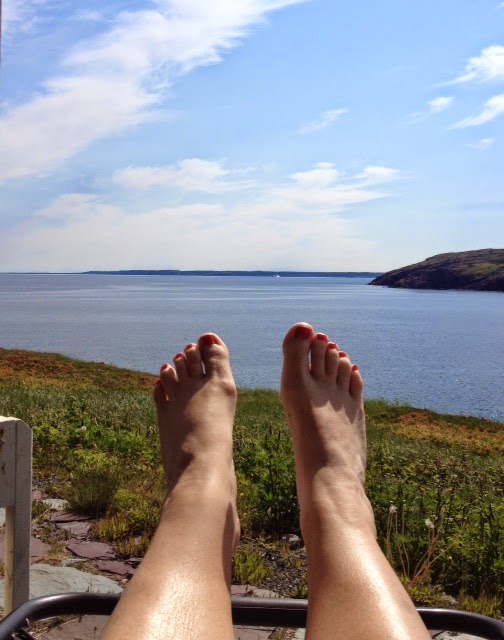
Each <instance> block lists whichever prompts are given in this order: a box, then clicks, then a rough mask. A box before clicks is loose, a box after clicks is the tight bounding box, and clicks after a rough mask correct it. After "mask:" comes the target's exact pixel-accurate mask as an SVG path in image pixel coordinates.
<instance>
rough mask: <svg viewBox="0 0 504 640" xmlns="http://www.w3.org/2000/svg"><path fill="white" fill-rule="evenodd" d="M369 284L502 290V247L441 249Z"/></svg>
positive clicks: (503, 282) (415, 287)
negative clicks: (435, 254)
mask: <svg viewBox="0 0 504 640" xmlns="http://www.w3.org/2000/svg"><path fill="white" fill-rule="evenodd" d="M370 284H374V285H381V286H385V287H395V288H403V289H461V290H466V291H504V249H479V250H476V251H461V252H459V253H442V254H439V255H437V256H432V257H431V258H427V259H426V260H424V261H423V262H417V263H416V264H411V265H409V266H407V267H402V268H401V269H394V270H393V271H389V272H387V273H384V274H383V275H381V276H378V277H377V278H375V279H374V280H373V281H372V282H371V283H370Z"/></svg>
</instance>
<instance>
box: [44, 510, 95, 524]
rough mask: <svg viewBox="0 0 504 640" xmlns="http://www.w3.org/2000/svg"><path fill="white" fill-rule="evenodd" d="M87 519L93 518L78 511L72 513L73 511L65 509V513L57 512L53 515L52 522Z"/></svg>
mask: <svg viewBox="0 0 504 640" xmlns="http://www.w3.org/2000/svg"><path fill="white" fill-rule="evenodd" d="M85 520H91V518H90V517H89V516H82V515H80V514H78V513H72V512H71V511H65V512H63V513H58V512H57V513H55V514H54V515H52V516H51V522H84V521H85Z"/></svg>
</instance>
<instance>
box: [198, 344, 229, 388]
mask: <svg viewBox="0 0 504 640" xmlns="http://www.w3.org/2000/svg"><path fill="white" fill-rule="evenodd" d="M198 349H199V350H200V353H201V360H202V362H203V366H204V367H205V375H206V376H207V377H209V378H220V379H223V380H228V379H229V380H232V379H233V374H232V371H231V362H230V358H229V350H228V348H227V347H226V344H225V343H224V341H223V340H222V339H221V338H219V336H218V335H216V334H215V333H205V334H203V335H202V336H200V338H199V340H198Z"/></svg>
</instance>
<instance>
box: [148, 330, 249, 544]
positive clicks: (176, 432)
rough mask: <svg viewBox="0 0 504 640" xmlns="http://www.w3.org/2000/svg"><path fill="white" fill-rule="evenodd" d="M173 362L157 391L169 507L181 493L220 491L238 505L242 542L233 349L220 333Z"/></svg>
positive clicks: (189, 348) (201, 340)
mask: <svg viewBox="0 0 504 640" xmlns="http://www.w3.org/2000/svg"><path fill="white" fill-rule="evenodd" d="M173 361H174V366H173V367H172V366H171V365H169V364H165V365H163V367H162V368H161V373H160V380H159V382H157V383H156V386H155V389H154V401H155V403H156V409H157V416H158V427H159V437H160V440H161V452H162V458H163V467H164V472H165V477H166V482H167V486H168V495H167V500H166V504H168V503H169V501H170V497H171V496H172V494H173V493H174V492H176V491H179V489H181V490H183V489H184V488H189V489H190V490H191V492H192V493H193V495H194V496H197V495H198V494H199V493H205V494H207V492H208V491H211V492H212V496H213V495H214V489H215V490H216V491H217V492H218V493H219V494H223V498H224V499H225V500H226V501H228V500H229V503H230V504H231V505H232V509H233V512H234V514H233V520H234V528H235V530H236V531H235V535H234V537H235V538H237V536H238V531H239V525H238V517H237V515H236V477H235V473H234V466H233V421H234V414H235V409H236V398H237V391H236V384H235V382H234V379H233V374H232V372H231V366H230V360H229V351H228V348H227V347H226V345H225V344H224V342H223V341H222V340H221V339H220V338H219V337H218V336H217V335H215V334H213V333H206V334H204V335H202V336H201V337H200V338H199V340H198V342H197V343H191V344H189V345H187V347H186V348H185V349H184V351H183V352H181V353H178V354H177V355H176V356H175V358H174V359H173ZM212 499H213V498H212Z"/></svg>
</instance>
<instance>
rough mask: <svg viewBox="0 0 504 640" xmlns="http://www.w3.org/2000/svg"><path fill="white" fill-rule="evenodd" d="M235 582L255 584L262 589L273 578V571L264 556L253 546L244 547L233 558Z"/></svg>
mask: <svg viewBox="0 0 504 640" xmlns="http://www.w3.org/2000/svg"><path fill="white" fill-rule="evenodd" d="M232 573H233V580H234V581H236V582H237V583H238V584H253V585H254V586H255V587H260V586H261V585H262V584H263V582H264V581H265V580H267V579H268V578H271V576H272V574H273V571H272V569H271V567H269V566H268V564H267V562H266V560H265V559H264V557H263V555H262V554H261V553H260V552H259V551H258V550H257V549H255V548H254V547H253V546H251V545H242V546H240V547H239V548H238V550H237V552H236V553H235V555H234V558H233V565H232Z"/></svg>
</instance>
